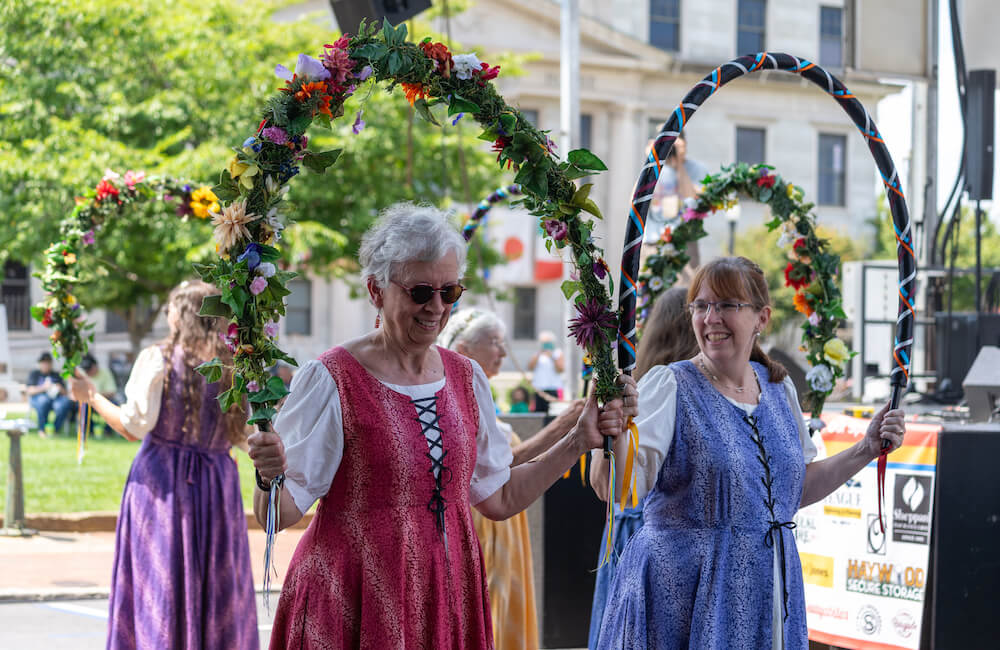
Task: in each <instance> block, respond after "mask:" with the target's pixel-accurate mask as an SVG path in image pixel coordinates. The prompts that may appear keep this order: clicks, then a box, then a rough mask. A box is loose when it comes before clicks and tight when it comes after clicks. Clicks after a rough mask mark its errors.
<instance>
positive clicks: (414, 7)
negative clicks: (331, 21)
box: [330, 0, 431, 34]
mask: <svg viewBox="0 0 1000 650" xmlns="http://www.w3.org/2000/svg"><path fill="white" fill-rule="evenodd" d="M330 7H332V8H333V14H334V15H335V16H336V17H337V26H338V27H339V28H340V31H341V32H344V33H346V34H357V33H358V25H359V24H360V23H361V19H362V18H367V19H368V22H369V23H372V22H375V23H376V24H377V25H381V24H382V19H383V18H387V19H388V20H389V22H390V23H392V24H393V25H398V24H399V23H401V22H403V21H404V20H407V19H409V18H412V17H413V16H416V15H417V14H419V13H420V12H421V11H423V10H424V9H430V7H431V0H330Z"/></svg>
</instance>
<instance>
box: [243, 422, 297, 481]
mask: <svg viewBox="0 0 1000 650" xmlns="http://www.w3.org/2000/svg"><path fill="white" fill-rule="evenodd" d="M247 445H248V446H249V447H250V450H249V452H247V455H249V456H250V458H251V459H252V460H253V466H254V467H255V468H256V469H257V472H258V473H259V474H260V477H261V478H262V479H264V480H265V481H271V480H274V478H275V477H276V476H278V475H279V474H284V473H285V470H286V469H288V463H287V461H286V459H285V445H284V443H282V442H281V437H280V436H279V435H278V434H277V433H274V432H273V431H256V432H255V433H254V434H253V435H251V436H250V437H249V438H247Z"/></svg>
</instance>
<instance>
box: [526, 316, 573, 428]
mask: <svg viewBox="0 0 1000 650" xmlns="http://www.w3.org/2000/svg"><path fill="white" fill-rule="evenodd" d="M565 369H566V363H565V361H564V360H563V354H562V350H559V349H557V348H556V335H555V334H553V333H552V332H549V331H544V332H542V333H540V334H539V335H538V351H537V352H535V354H533V355H532V356H531V360H530V361H528V370H530V371H531V385H532V387H533V388H534V389H535V409H534V410H535V412H536V413H548V412H549V402H555V401H557V400H559V398H560V392H561V391H562V374H561V373H562V371H563V370H565Z"/></svg>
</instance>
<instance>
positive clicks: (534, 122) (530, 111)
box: [518, 108, 538, 129]
mask: <svg viewBox="0 0 1000 650" xmlns="http://www.w3.org/2000/svg"><path fill="white" fill-rule="evenodd" d="M518 110H519V111H521V115H523V116H524V119H526V120H528V121H529V122H531V126H533V127H535V128H536V129H537V128H538V111H537V110H535V109H534V108H519V109H518Z"/></svg>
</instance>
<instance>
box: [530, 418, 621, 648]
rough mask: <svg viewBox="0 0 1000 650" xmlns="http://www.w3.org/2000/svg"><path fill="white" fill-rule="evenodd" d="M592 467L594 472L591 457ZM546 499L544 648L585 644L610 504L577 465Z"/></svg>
mask: <svg viewBox="0 0 1000 650" xmlns="http://www.w3.org/2000/svg"><path fill="white" fill-rule="evenodd" d="M551 419H552V418H547V420H549V421H551ZM588 456H589V454H588ZM587 470H588V474H589V470H590V463H589V459H588V463H587ZM543 499H544V503H545V523H544V530H545V542H544V544H545V575H544V577H543V578H542V580H543V581H544V583H545V585H544V589H543V592H542V603H541V607H542V647H543V648H586V647H587V635H588V632H589V629H590V608H591V605H592V604H593V600H594V581H595V579H596V573H595V572H594V570H595V569H596V568H597V564H598V557H597V555H598V553H599V552H600V550H601V534H602V533H603V532H604V518H605V512H606V511H605V508H606V506H605V504H604V502H603V501H601V500H599V499H598V498H597V495H595V494H594V490H593V489H592V488H591V487H590V485H589V480H588V484H587V485H586V486H584V485H581V484H580V468H579V466H578V465H577V466H574V467H573V469H572V471H571V472H570V475H569V478H562V479H559V480H558V481H556V482H555V485H553V486H552V487H550V488H549V489H548V491H546V492H545V496H544V497H543Z"/></svg>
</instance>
